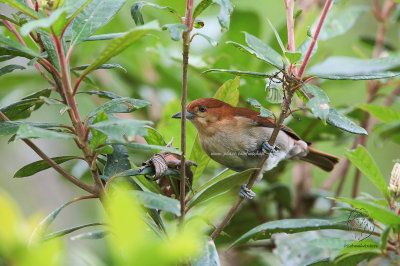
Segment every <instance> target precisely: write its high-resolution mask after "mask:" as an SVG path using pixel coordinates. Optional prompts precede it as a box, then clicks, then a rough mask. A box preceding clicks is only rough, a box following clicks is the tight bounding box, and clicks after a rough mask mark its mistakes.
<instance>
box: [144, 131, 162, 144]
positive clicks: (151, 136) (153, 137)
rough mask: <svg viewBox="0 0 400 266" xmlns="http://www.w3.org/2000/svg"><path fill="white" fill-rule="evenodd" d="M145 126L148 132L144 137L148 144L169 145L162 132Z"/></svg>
mask: <svg viewBox="0 0 400 266" xmlns="http://www.w3.org/2000/svg"><path fill="white" fill-rule="evenodd" d="M145 128H147V134H146V135H145V136H144V139H145V140H146V142H147V143H148V144H150V145H159V146H166V145H167V143H166V142H165V140H164V138H163V136H162V135H161V133H160V132H158V131H157V130H155V129H154V128H152V127H148V126H145Z"/></svg>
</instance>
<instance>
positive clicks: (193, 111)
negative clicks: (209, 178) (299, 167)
mask: <svg viewBox="0 0 400 266" xmlns="http://www.w3.org/2000/svg"><path fill="white" fill-rule="evenodd" d="M259 115H260V113H259V112H257V111H254V110H252V109H249V108H244V107H234V106H232V105H230V104H228V103H226V102H223V101H220V100H217V99H214V98H200V99H197V100H194V101H192V102H191V103H190V104H188V105H187V108H186V119H188V120H189V121H190V122H191V123H192V124H193V125H194V127H195V128H196V130H197V132H198V136H199V140H200V144H201V147H202V148H203V150H204V151H205V152H206V154H207V155H208V156H209V157H210V158H211V159H213V160H214V161H216V162H218V163H220V164H222V165H224V166H226V167H228V168H229V169H231V170H234V171H237V172H240V171H244V170H247V169H250V168H257V167H258V163H259V161H260V160H261V159H262V157H263V156H264V155H265V154H267V153H269V157H268V159H267V161H266V162H265V164H264V166H263V168H262V172H265V171H269V170H271V169H273V168H274V167H275V166H277V165H278V163H279V162H281V161H282V160H302V161H305V162H308V163H311V164H313V165H315V166H317V167H319V168H321V169H322V170H324V171H327V172H330V171H332V170H333V168H334V166H335V165H336V164H337V163H338V162H339V158H337V157H335V156H333V155H331V154H328V153H324V152H322V151H318V150H316V149H314V148H313V147H311V146H310V145H311V144H310V143H308V142H306V141H304V140H302V139H301V138H300V137H299V136H298V135H297V134H296V133H295V132H294V131H293V130H292V129H290V128H289V127H287V126H285V125H282V126H281V127H280V130H279V133H278V136H277V138H276V141H275V144H274V145H273V146H271V145H269V143H268V141H269V139H270V137H271V135H272V132H273V130H274V128H275V120H274V119H273V118H271V117H267V118H264V117H260V116H259ZM172 118H177V119H181V118H182V113H181V112H178V113H177V114H175V115H173V116H172ZM239 194H240V196H242V197H244V198H249V199H252V198H253V197H254V196H255V193H254V192H253V191H251V190H250V189H248V188H247V187H246V184H244V185H242V187H241V189H240V192H239Z"/></svg>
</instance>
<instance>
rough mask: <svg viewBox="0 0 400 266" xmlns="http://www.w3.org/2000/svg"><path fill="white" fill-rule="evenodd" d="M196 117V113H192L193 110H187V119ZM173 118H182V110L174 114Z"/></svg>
mask: <svg viewBox="0 0 400 266" xmlns="http://www.w3.org/2000/svg"><path fill="white" fill-rule="evenodd" d="M195 117H196V115H195V114H193V113H191V112H188V111H187V110H186V119H192V118H195ZM172 118H179V119H180V118H182V112H179V113H176V114H174V115H173V116H172Z"/></svg>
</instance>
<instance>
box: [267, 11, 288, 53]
mask: <svg viewBox="0 0 400 266" xmlns="http://www.w3.org/2000/svg"><path fill="white" fill-rule="evenodd" d="M267 21H268V24H269V26H270V27H271V29H272V31H273V32H274V34H275V38H276V40H277V41H278V43H279V46H280V47H281V50H282V53H283V54H285V53H286V49H285V46H284V45H283V42H282V39H281V37H280V36H279V33H278V31H277V30H276V29H275V27H274V25H273V24H272V23H271V21H270V20H269V19H268V18H267Z"/></svg>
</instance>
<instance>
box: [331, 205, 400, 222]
mask: <svg viewBox="0 0 400 266" xmlns="http://www.w3.org/2000/svg"><path fill="white" fill-rule="evenodd" d="M335 200H336V201H340V202H346V203H348V204H350V205H352V206H353V207H354V208H358V209H362V208H364V209H365V210H366V211H367V212H368V215H369V216H370V217H372V218H374V219H375V220H377V221H378V222H381V223H383V224H385V225H389V226H392V227H394V228H397V227H398V226H399V225H400V216H398V215H397V214H395V213H393V212H391V211H390V210H389V209H387V208H385V207H382V206H381V205H377V204H375V203H370V202H365V201H361V200H356V199H347V198H336V199H335Z"/></svg>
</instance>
